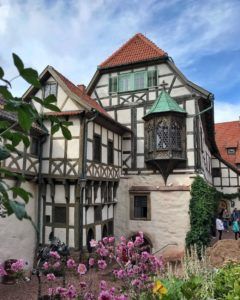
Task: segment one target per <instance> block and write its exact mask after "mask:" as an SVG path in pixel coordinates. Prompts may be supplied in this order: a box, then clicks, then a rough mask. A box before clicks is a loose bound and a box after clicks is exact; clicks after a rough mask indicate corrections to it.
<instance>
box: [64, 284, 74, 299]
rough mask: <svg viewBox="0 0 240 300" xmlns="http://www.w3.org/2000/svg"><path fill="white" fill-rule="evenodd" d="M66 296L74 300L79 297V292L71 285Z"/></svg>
mask: <svg viewBox="0 0 240 300" xmlns="http://www.w3.org/2000/svg"><path fill="white" fill-rule="evenodd" d="M65 296H66V297H68V298H69V299H73V298H76V297H77V290H76V288H75V287H74V286H73V285H69V286H68V289H67V291H66V293H65Z"/></svg>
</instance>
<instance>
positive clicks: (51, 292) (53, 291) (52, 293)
mask: <svg viewBox="0 0 240 300" xmlns="http://www.w3.org/2000/svg"><path fill="white" fill-rule="evenodd" d="M53 295H55V288H49V289H48V296H53Z"/></svg>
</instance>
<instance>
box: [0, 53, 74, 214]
mask: <svg viewBox="0 0 240 300" xmlns="http://www.w3.org/2000/svg"><path fill="white" fill-rule="evenodd" d="M13 62H14V65H15V66H16V68H17V71H18V73H19V75H18V76H16V77H14V78H13V79H12V80H7V79H5V78H4V74H5V73H4V70H3V69H2V68H1V67H0V95H1V97H2V98H3V99H4V111H7V112H11V113H13V115H15V116H17V119H16V121H15V122H13V123H10V122H7V121H0V141H1V145H0V163H1V161H3V160H5V159H7V158H8V157H10V156H11V152H15V153H17V154H18V155H22V154H21V152H19V151H18V150H17V148H16V147H17V146H18V145H19V144H20V143H21V142H23V144H24V145H25V147H26V148H27V147H29V145H30V140H29V132H30V129H31V127H32V125H33V124H34V123H35V124H36V123H37V124H38V125H39V126H43V116H41V115H39V113H38V111H37V110H36V108H35V106H34V105H33V103H32V101H35V102H37V103H39V104H40V105H42V106H43V107H45V108H47V109H49V110H51V111H54V112H60V109H59V108H58V107H57V105H56V103H57V99H56V97H55V96H54V95H49V96H48V97H47V98H45V99H40V98H38V97H32V101H28V102H27V101H24V100H23V99H22V98H18V97H14V96H13V95H12V93H11V92H10V89H11V87H12V86H11V82H12V81H13V80H14V79H16V78H17V77H22V78H23V79H24V80H25V81H26V82H28V83H29V84H31V85H33V86H34V87H35V88H41V83H40V81H39V76H38V72H37V71H36V70H34V69H32V68H25V66H24V63H23V62H22V60H21V59H20V58H19V57H18V56H17V55H16V54H15V53H13ZM1 82H2V83H3V84H2V85H1ZM49 119H50V121H51V122H52V128H53V129H52V134H54V133H55V132H57V131H58V130H60V129H61V131H62V134H63V136H64V137H65V138H66V139H68V140H69V139H71V138H72V136H71V132H70V131H69V129H68V127H69V126H70V125H72V123H71V122H66V121H62V120H59V119H58V118H57V117H54V116H49ZM16 129H17V130H16ZM0 175H1V179H0V217H5V216H6V214H7V215H12V214H15V215H16V217H17V218H18V219H19V220H22V219H29V220H31V218H30V217H29V216H28V214H27V212H26V209H25V204H27V203H28V202H29V199H30V197H32V195H31V194H30V193H28V192H27V191H25V190H24V189H23V188H21V187H9V186H8V185H7V184H6V183H5V181H4V177H5V176H7V177H13V178H16V179H18V180H20V181H21V182H22V181H24V177H23V176H21V175H18V174H15V173H13V172H11V171H10V170H6V169H4V168H0ZM19 200H20V201H19Z"/></svg>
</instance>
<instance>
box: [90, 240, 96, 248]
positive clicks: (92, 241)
mask: <svg viewBox="0 0 240 300" xmlns="http://www.w3.org/2000/svg"><path fill="white" fill-rule="evenodd" d="M97 245H98V242H97V241H95V240H91V241H90V246H91V247H92V248H95V247H97Z"/></svg>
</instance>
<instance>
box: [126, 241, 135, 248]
mask: <svg viewBox="0 0 240 300" xmlns="http://www.w3.org/2000/svg"><path fill="white" fill-rule="evenodd" d="M127 247H128V248H129V249H131V248H133V247H134V244H133V242H132V241H129V242H128V243H127Z"/></svg>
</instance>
